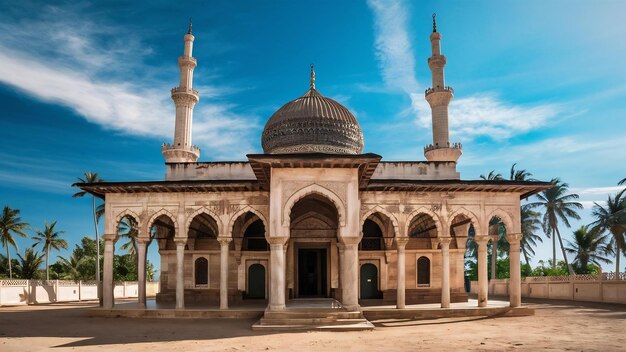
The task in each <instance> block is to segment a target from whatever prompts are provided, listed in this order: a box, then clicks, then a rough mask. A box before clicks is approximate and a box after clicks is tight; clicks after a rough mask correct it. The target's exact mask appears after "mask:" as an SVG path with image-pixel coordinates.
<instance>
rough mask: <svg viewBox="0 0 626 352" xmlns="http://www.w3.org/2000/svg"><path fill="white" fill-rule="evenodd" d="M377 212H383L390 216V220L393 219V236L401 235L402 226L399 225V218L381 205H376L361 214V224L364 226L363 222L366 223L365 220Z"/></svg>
mask: <svg viewBox="0 0 626 352" xmlns="http://www.w3.org/2000/svg"><path fill="white" fill-rule="evenodd" d="M376 213H381V214H383V215H385V216H386V217H387V218H389V221H391V224H392V225H393V237H397V236H399V235H400V226H399V225H398V219H397V218H396V217H395V216H394V215H393V214H391V213H390V212H388V211H387V210H385V209H384V208H383V207H381V206H380V205H376V206H374V207H372V208H370V209H369V210H368V211H366V212H365V214H364V215H363V216H361V226H363V223H365V220H367V218H369V217H370V216H372V215H374V214H376Z"/></svg>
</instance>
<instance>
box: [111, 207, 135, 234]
mask: <svg viewBox="0 0 626 352" xmlns="http://www.w3.org/2000/svg"><path fill="white" fill-rule="evenodd" d="M127 216H129V217H131V218H133V220H135V221H136V222H137V227H140V226H141V221H140V220H141V218H140V217H139V215H137V214H136V213H135V212H134V211H132V210H130V209H124V210H123V211H122V212H121V213H118V214H117V216H116V217H115V229H116V230H117V227H118V226H119V224H120V221H122V219H123V218H125V217H127ZM116 233H117V232H116Z"/></svg>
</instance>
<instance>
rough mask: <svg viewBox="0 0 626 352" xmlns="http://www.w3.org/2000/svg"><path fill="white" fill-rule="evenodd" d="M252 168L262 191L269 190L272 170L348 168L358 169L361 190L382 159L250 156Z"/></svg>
mask: <svg viewBox="0 0 626 352" xmlns="http://www.w3.org/2000/svg"><path fill="white" fill-rule="evenodd" d="M247 157H248V160H249V161H250V166H252V170H253V171H254V174H255V176H256V178H257V180H258V181H259V185H260V186H261V189H264V190H269V187H270V181H271V174H272V173H271V169H272V168H330V169H336V168H344V169H345V168H348V169H358V171H359V188H361V189H363V188H365V187H366V186H367V184H368V182H369V180H370V178H371V177H372V174H374V171H376V167H377V166H378V163H379V162H380V159H382V156H380V155H378V154H373V153H367V154H325V153H293V154H248V155H247Z"/></svg>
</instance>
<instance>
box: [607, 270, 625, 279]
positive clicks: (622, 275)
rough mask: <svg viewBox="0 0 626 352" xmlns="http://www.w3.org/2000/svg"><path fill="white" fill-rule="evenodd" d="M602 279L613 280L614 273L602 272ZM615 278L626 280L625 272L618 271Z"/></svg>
mask: <svg viewBox="0 0 626 352" xmlns="http://www.w3.org/2000/svg"><path fill="white" fill-rule="evenodd" d="M602 280H615V273H614V272H611V273H602ZM617 280H626V272H620V273H619V276H618V279H617Z"/></svg>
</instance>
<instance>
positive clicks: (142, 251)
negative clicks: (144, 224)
mask: <svg viewBox="0 0 626 352" xmlns="http://www.w3.org/2000/svg"><path fill="white" fill-rule="evenodd" d="M147 247H148V239H147V238H137V286H138V287H137V290H138V292H137V301H138V302H139V307H140V308H146V249H147Z"/></svg>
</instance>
